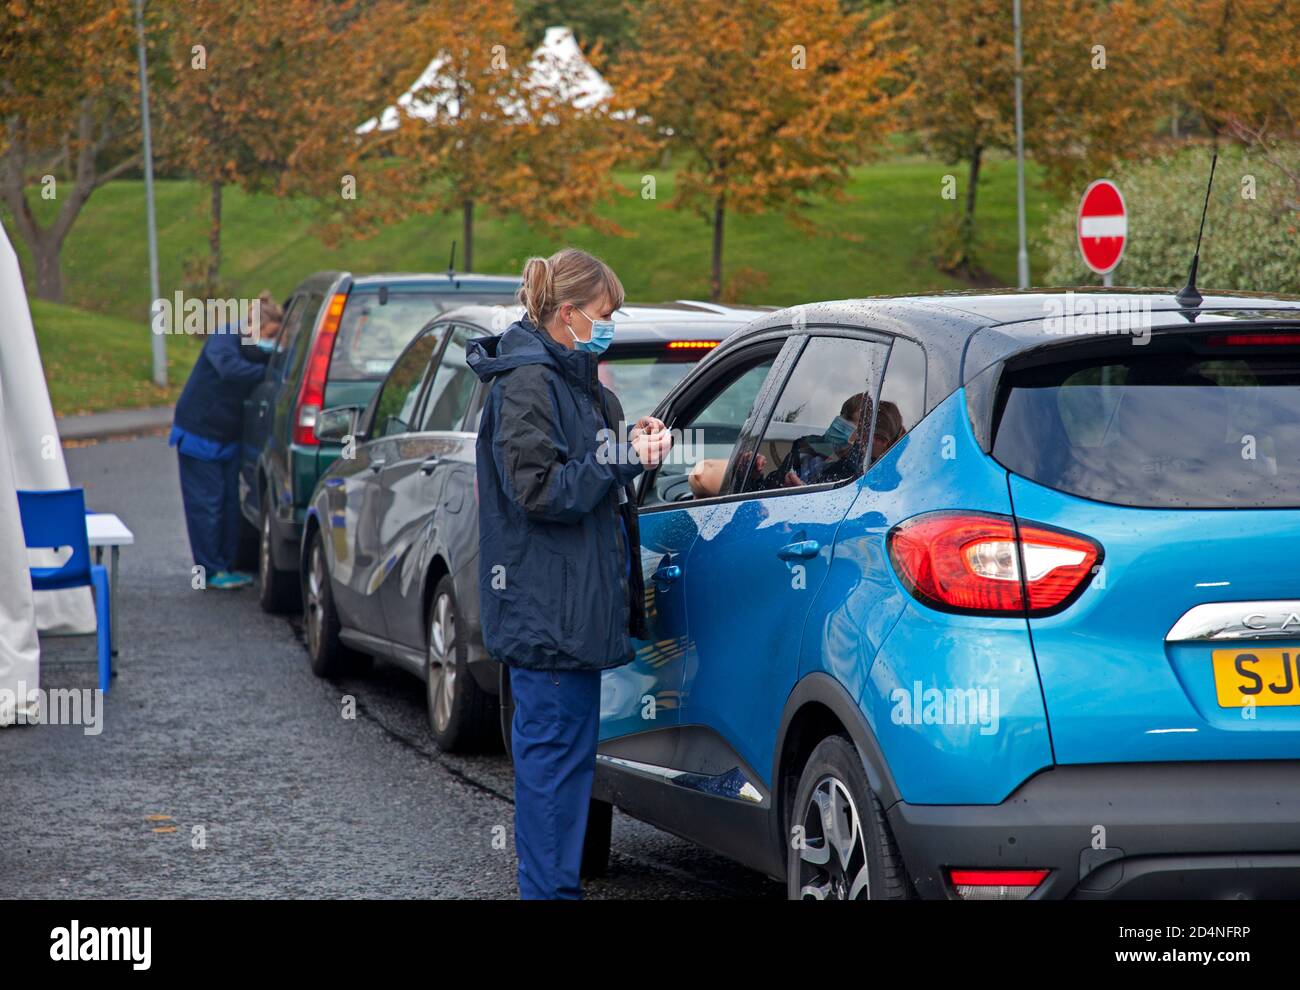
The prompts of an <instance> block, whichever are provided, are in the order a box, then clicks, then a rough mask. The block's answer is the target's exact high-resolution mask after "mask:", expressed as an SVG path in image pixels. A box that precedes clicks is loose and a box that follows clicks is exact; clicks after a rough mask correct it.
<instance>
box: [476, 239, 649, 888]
mask: <svg viewBox="0 0 1300 990" xmlns="http://www.w3.org/2000/svg"><path fill="white" fill-rule="evenodd" d="M519 301H520V302H521V303H523V305H524V308H525V310H526V313H525V316H524V317H523V318H522V319H520V320H518V321H517V322H515V323H513V324H511V325H510V326H509V327H508V328H507V329H506V330H505V332H503V333H502V334H501V335H500V336H497V337H485V338H480V339H478V340H473V341H470V342H469V344H468V346H467V349H466V362H467V363H468V365H469V366H470V368H471V369H472V370H473V371H474V373H475V374H476V375H478V377H479V378H480V379H482V380H483V381H485V382H490V383H491V388H490V389H489V391H488V393H487V398H486V400H485V402H484V408H483V414H482V419H481V421H480V424H479V432H478V441H477V448H476V449H477V472H478V492H479V514H480V523H479V564H478V568H479V589H480V595H481V606H480V608H481V616H482V629H483V641H484V644H485V646H486V647H487V650H488V652H489V654H490V655H491V656H492V657H493V658H494V659H496V660H498V661H500V662H502V663H504V664H506V665H507V666H508V667H509V677H510V689H511V693H512V695H513V697H514V703H515V712H514V721H513V723H512V726H511V750H512V754H513V758H514V766H515V850H516V853H517V854H518V860H519V867H518V878H519V893H520V896H521V897H522V898H525V899H529V900H532V899H541V898H546V899H555V898H558V899H573V900H576V899H580V898H581V896H582V888H581V880H580V868H581V863H582V848H583V840H584V838H585V835H586V827H587V811H588V805H589V801H590V798H591V786H592V778H593V775H594V772H595V763H596V738H597V732H598V729H599V724H600V675H601V671H602V670H605V669H608V668H611V667H618V666H621V665H623V664H625V663H628V662H629V661H630V660H631V659H632V658H633V649H632V644H631V641H630V637H631V636H637V637H644V636H645V627H644V616H643V614H642V613H643V608H644V597H645V592H644V589H643V586H642V574H641V566H640V541H639V538H638V531H637V523H636V513H635V511H634V508H633V506H634V502H633V492H632V488H631V483H632V481H633V480H634V479H635V478H636V477H637V475H638V474H640V473H641V471H642V469H643V465H646V466H654V465H657V464H658V463H659V462H660V461H661V460H662V458H663V457H664V456H666V455H667V453H668V451H669V449H670V448H671V446H672V438H671V436H670V435H669V433H668V431H667V430H665V429H664V425H663V423H661V422H659V421H658V420H656V419H653V418H651V417H648V416H647V417H643V418H642V419H641V420H640V421H639V422H638V423H637V425H636V427H635V428H634V429H633V430H631V431H630V432H625V431H624V430H623V422H622V420H623V410H622V407H621V406H620V404H619V401H618V398H617V396H615V395H614V393H613V392H611V391H610V390H609V389H607V388H605V387H604V386H603V385H601V383H600V380H599V378H598V374H597V364H598V358H599V355H600V354H601V353H602V352H603V351H604V350H605V348H606V347H608V346H609V343H610V341H611V340H612V339H613V336H614V321H613V319H612V317H613V314H614V312H615V311H616V310H618V308H619V307H620V306H622V304H623V286H622V284H621V283H620V282H619V280H618V276H616V275H615V274H614V272H613V271H612V270H611V269H610V268H609V266H608V265H606V264H605V263H604V262H603V261H600V260H599V259H597V258H594V257H592V256H591V255H589V254H587V253H586V252H584V251H579V250H576V249H573V248H566V249H564V250H562V251H560V252H558V253H556V254H554V255H552V256H551V257H550V258H530V259H528V262H527V263H526V264H525V265H524V272H523V284H522V286H521V287H520V290H519ZM611 430H612V431H614V434H613V435H614V436H615V437H616V438H617V442H614V443H611V442H609V440H610V437H611V432H610V431H611Z"/></svg>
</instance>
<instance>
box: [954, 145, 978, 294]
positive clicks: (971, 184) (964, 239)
mask: <svg viewBox="0 0 1300 990" xmlns="http://www.w3.org/2000/svg"><path fill="white" fill-rule="evenodd" d="M983 159H984V146H983V145H981V144H977V145H975V147H973V148H971V153H970V173H969V174H968V175H967V177H966V209H965V210H964V211H963V213H962V218H961V258H960V259H959V260H958V262H957V266H958V267H959V268H965V269H969V268H970V267H971V266H972V265H973V264H974V254H975V197H976V194H977V193H978V191H979V184H980V165H981V163H982V162H983Z"/></svg>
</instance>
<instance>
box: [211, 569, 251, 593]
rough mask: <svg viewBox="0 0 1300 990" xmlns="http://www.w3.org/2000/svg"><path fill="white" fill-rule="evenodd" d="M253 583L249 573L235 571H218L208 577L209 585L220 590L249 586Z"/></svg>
mask: <svg viewBox="0 0 1300 990" xmlns="http://www.w3.org/2000/svg"><path fill="white" fill-rule="evenodd" d="M252 583H253V579H252V578H251V577H249V576H248V575H247V574H237V573H235V572H233V571H218V572H217V573H216V574H213V575H212V577H211V578H209V579H208V587H209V588H216V589H217V590H218V591H233V590H235V589H238V588H247V587H248V586H249V585H250V584H252Z"/></svg>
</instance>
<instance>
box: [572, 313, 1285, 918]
mask: <svg viewBox="0 0 1300 990" xmlns="http://www.w3.org/2000/svg"><path fill="white" fill-rule="evenodd" d="M1063 312H1064V313H1067V314H1070V315H1067V316H1064V317H1062V316H1061V314H1062V313H1063ZM657 412H658V415H660V417H661V418H663V419H664V420H665V421H666V422H667V423H668V424H669V425H670V426H671V427H673V428H674V429H677V430H681V431H682V432H681V434H680V436H681V437H682V441H683V442H682V444H681V446H682V448H684V450H685V451H686V452H687V454H688V456H687V457H686V458H684V460H691V459H692V456H691V455H693V459H694V461H695V464H698V463H699V462H700V461H711V462H712V463H713V464H715V465H716V466H717V467H716V470H714V471H713V472H710V471H707V470H702V469H699V468H697V467H696V466H695V464H687V463H681V464H678V465H674V464H668V465H665V466H664V467H663V468H661V469H660V470H659V471H658V472H656V473H655V474H653V475H648V476H647V477H646V479H645V482H644V484H643V485H642V487H641V491H640V498H641V505H640V520H641V537H642V544H643V549H642V567H643V573H644V575H645V579H646V585H647V598H648V602H647V606H648V608H647V614H648V617H649V622H650V625H651V627H652V632H651V636H650V639H649V640H648V641H646V642H643V643H641V644H639V646H640V650H639V652H638V656H637V659H636V660H635V661H634V662H633V663H632V664H630V665H628V666H627V667H624V668H619V669H617V670H613V671H609V672H607V673H606V674H605V679H604V692H603V696H602V742H601V747H600V755H599V757H598V775H597V794H598V796H600V797H601V798H602V799H604V800H607V801H611V802H613V803H615V804H618V805H619V806H621V807H623V808H624V809H625V810H627V811H629V812H630V813H632V814H634V815H636V816H638V817H641V818H644V819H646V820H649V821H652V822H654V823H656V824H658V825H660V826H662V827H665V828H668V829H670V830H672V831H674V832H677V833H678V834H682V835H685V836H687V837H690V838H693V839H695V840H697V841H699V842H701V843H703V844H705V845H708V846H711V847H713V848H715V849H717V850H719V851H721V852H723V853H726V854H728V855H731V856H734V857H735V858H737V859H739V860H741V861H743V862H746V863H749V864H750V865H752V866H754V867H756V868H758V869H761V870H764V871H766V872H768V873H769V874H771V875H773V876H776V877H780V878H783V879H784V880H786V882H787V885H788V890H789V893H790V895H791V896H792V897H812V898H826V897H873V898H879V897H906V896H915V895H920V896H927V897H950V898H960V899H1023V898H1046V897H1078V898H1089V897H1097V898H1100V897H1149V896H1166V895H1177V896H1207V897H1224V896H1278V895H1286V894H1290V895H1294V894H1295V893H1297V892H1300V786H1298V785H1300V555H1297V553H1296V550H1297V547H1298V546H1300V539H1298V538H1300V302H1297V301H1294V300H1287V299H1275V298H1268V299H1265V298H1260V297H1230V296H1211V297H1207V298H1206V299H1205V300H1204V302H1203V303H1202V304H1201V306H1200V307H1199V309H1194V310H1189V309H1186V308H1184V307H1182V306H1180V304H1179V303H1178V302H1177V301H1176V300H1174V299H1173V298H1172V297H1171V296H1167V295H1160V294H1137V293H1118V292H1115V293H1105V294H1100V293H1098V294H1084V295H1075V294H1070V295H1066V296H1063V295H1061V294H1050V293H1022V294H1008V295H998V296H963V295H950V296H943V297H915V298H908V299H890V300H868V301H858V302H845V303H828V304H820V305H817V306H811V307H801V308H800V309H799V310H795V311H783V312H780V313H775V314H772V315H770V316H767V317H764V318H762V319H760V320H758V321H756V322H755V323H754V324H751V325H750V327H748V328H747V329H746V330H745V331H743V332H741V333H740V334H737V335H736V336H734V337H733V338H732V339H731V340H729V341H728V342H727V343H726V344H725V345H724V346H722V347H720V348H718V349H717V351H716V352H715V353H714V354H713V355H711V356H710V357H709V359H708V360H707V361H705V362H703V363H702V364H701V365H700V366H699V367H698V368H696V369H695V370H694V371H693V372H692V374H691V375H690V376H689V377H688V378H687V379H686V380H685V381H684V382H683V383H682V384H681V385H680V386H679V387H678V388H677V389H675V390H674V392H673V393H672V394H671V395H670V396H669V397H668V398H667V399H666V400H665V401H664V403H663V404H662V405H661V407H660V408H659V410H658V411H657ZM723 465H725V470H724V468H723ZM717 477H721V479H722V480H721V482H716V481H714V482H709V484H708V485H706V484H705V479H708V478H717ZM709 485H712V487H709Z"/></svg>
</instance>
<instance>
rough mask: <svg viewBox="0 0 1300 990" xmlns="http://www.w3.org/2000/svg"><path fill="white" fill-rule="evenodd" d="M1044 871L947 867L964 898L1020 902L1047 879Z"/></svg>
mask: <svg viewBox="0 0 1300 990" xmlns="http://www.w3.org/2000/svg"><path fill="white" fill-rule="evenodd" d="M1048 872H1049V871H1047V870H949V871H948V878H949V879H950V880H951V881H952V885H953V887H954V889H955V890H956V891H957V896H958V897H960V898H961V899H962V900H964V901H1023V900H1024V899H1025V898H1026V897H1028V896H1029V895H1030V894H1032V893H1033V892H1034V891H1035V890H1037V889H1038V886H1039V884H1041V883H1042V882H1043V881H1044V880H1046V879H1047V874H1048Z"/></svg>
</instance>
